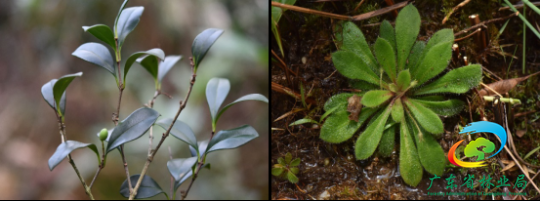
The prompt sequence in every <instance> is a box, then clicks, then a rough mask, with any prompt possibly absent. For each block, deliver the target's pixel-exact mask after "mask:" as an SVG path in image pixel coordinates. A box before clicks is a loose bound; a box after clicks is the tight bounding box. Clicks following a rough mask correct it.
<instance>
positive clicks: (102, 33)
mask: <svg viewBox="0 0 540 201" xmlns="http://www.w3.org/2000/svg"><path fill="white" fill-rule="evenodd" d="M82 28H83V30H84V31H86V32H88V33H90V34H92V35H94V36H95V37H96V38H97V39H99V40H101V41H103V42H105V43H107V45H109V46H111V48H113V50H116V42H115V41H114V34H113V32H112V31H111V28H109V26H107V25H104V24H96V25H92V26H83V27H82Z"/></svg>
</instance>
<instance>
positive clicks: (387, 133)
mask: <svg viewBox="0 0 540 201" xmlns="http://www.w3.org/2000/svg"><path fill="white" fill-rule="evenodd" d="M396 127H397V126H391V127H390V128H388V129H386V130H384V133H383V135H382V137H381V143H380V144H379V154H380V155H381V156H383V157H389V156H390V155H392V151H393V150H394V144H395V140H394V139H395V137H396Z"/></svg>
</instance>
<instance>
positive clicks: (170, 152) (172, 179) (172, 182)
mask: <svg viewBox="0 0 540 201" xmlns="http://www.w3.org/2000/svg"><path fill="white" fill-rule="evenodd" d="M168 148H169V159H170V160H172V159H173V158H172V151H171V146H169V147H168ZM173 189H174V177H173V176H172V175H171V194H170V195H171V196H173V199H174V194H173V193H174V192H173Z"/></svg>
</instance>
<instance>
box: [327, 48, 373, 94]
mask: <svg viewBox="0 0 540 201" xmlns="http://www.w3.org/2000/svg"><path fill="white" fill-rule="evenodd" d="M332 61H333V62H334V67H335V68H336V69H337V70H338V71H339V72H340V73H341V74H342V75H344V76H346V77H348V78H351V79H359V80H363V81H366V82H369V83H371V84H375V85H377V86H379V84H380V79H379V76H377V74H375V73H374V72H373V71H372V70H371V69H370V68H369V66H368V65H367V64H366V63H365V62H364V61H362V59H361V58H360V56H358V55H357V54H355V53H354V52H352V51H346V50H340V51H336V52H334V53H332Z"/></svg>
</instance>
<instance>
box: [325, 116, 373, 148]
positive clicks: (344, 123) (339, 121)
mask: <svg viewBox="0 0 540 201" xmlns="http://www.w3.org/2000/svg"><path fill="white" fill-rule="evenodd" d="M376 111H377V109H375V108H364V109H362V111H361V112H360V115H359V117H358V122H356V121H353V120H349V113H348V112H347V111H346V110H344V111H339V112H335V113H333V114H332V115H330V116H329V117H328V118H327V119H326V121H325V122H324V125H323V126H322V128H321V135H320V138H321V139H322V140H324V141H326V142H330V143H341V142H344V141H345V140H348V139H350V138H351V137H352V136H353V135H354V133H355V132H356V131H357V130H358V129H359V128H360V126H362V124H364V122H365V121H366V120H367V119H368V118H369V117H370V116H371V115H372V114H373V113H375V112H376Z"/></svg>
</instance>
